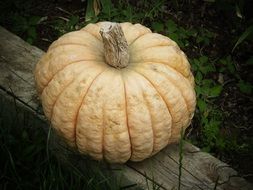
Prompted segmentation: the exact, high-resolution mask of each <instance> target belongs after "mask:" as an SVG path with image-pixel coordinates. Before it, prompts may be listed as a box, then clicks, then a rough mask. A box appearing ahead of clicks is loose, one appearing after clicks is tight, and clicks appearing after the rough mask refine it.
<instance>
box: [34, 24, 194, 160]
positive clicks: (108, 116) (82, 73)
mask: <svg viewBox="0 0 253 190" xmlns="http://www.w3.org/2000/svg"><path fill="white" fill-rule="evenodd" d="M102 24H103V23H102V22H100V23H97V24H88V25H87V26H86V27H84V28H82V29H81V30H79V31H75V32H70V33H67V34H65V35H63V36H62V37H60V38H59V39H58V40H56V41H55V42H53V43H52V44H51V46H50V47H49V49H48V51H47V53H46V54H44V56H43V57H42V58H41V60H40V61H39V62H38V64H37V65H36V68H35V72H34V74H35V81H36V87H37V91H38V94H39V97H40V99H41V101H42V106H43V110H44V113H45V115H46V117H47V118H48V119H49V120H50V122H51V124H52V126H53V128H54V129H55V130H56V131H57V132H58V134H59V135H60V136H62V137H63V139H65V141H66V142H67V143H68V144H69V145H70V146H71V147H73V148H75V149H77V150H78V151H79V152H81V153H83V154H86V155H89V156H91V157H92V158H94V159H96V160H102V159H104V160H106V161H108V162H110V163H124V162H126V161H128V160H132V161H141V160H143V159H145V158H148V157H150V156H152V155H154V154H156V153H157V152H159V151H160V150H161V149H163V148H164V147H165V146H167V145H168V144H170V143H173V142H177V141H178V140H179V139H180V132H181V129H185V128H186V127H187V126H189V124H190V122H191V119H192V117H193V114H194V111H195V105H196V97H195V91H194V78H193V75H192V73H191V71H190V65H189V62H188V61H187V58H186V56H185V54H184V53H183V52H182V51H181V50H180V48H179V47H178V46H177V44H176V43H175V42H174V41H172V40H171V39H169V38H168V37H165V36H163V35H160V34H157V33H152V32H151V31H150V29H148V28H147V27H145V26H142V25H140V24H131V23H121V24H120V26H121V28H122V30H123V33H124V36H125V38H126V41H127V44H128V51H129V63H128V66H127V67H125V68H121V69H118V68H114V67H112V66H110V65H108V64H107V63H106V61H105V56H104V51H105V50H104V45H103V40H102V37H101V35H100V33H99V31H100V28H101V25H102Z"/></svg>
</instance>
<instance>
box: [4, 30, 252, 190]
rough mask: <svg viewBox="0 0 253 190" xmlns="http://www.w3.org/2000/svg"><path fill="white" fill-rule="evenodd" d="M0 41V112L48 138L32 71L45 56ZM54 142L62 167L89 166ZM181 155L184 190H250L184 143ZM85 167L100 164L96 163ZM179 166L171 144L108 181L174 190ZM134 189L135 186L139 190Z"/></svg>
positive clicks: (10, 40)
mask: <svg viewBox="0 0 253 190" xmlns="http://www.w3.org/2000/svg"><path fill="white" fill-rule="evenodd" d="M0 41H1V43H0V73H1V74H0V108H1V109H0V110H4V112H5V113H9V114H7V115H6V117H4V118H9V119H11V113H13V112H14V111H17V108H18V112H19V115H20V118H21V120H22V118H23V119H24V118H26V117H27V115H28V116H29V118H30V119H29V120H31V121H33V123H32V124H30V125H34V126H33V127H43V128H44V129H45V130H46V131H47V132H48V131H49V124H48V123H47V121H46V119H45V117H44V115H43V111H42V109H41V106H40V103H39V101H38V98H37V95H36V91H35V86H34V79H33V69H34V66H35V64H36V63H37V61H38V59H39V58H40V57H41V56H42V55H43V54H44V52H43V51H42V50H40V49H38V48H36V47H34V46H31V45H29V44H28V43H26V42H24V41H23V40H22V39H20V38H19V37H17V36H15V35H14V34H12V33H10V32H8V31H7V30H5V29H4V28H2V27H0ZM2 112H3V111H2ZM0 113H1V112H0ZM30 125H28V126H30ZM52 139H53V140H52V142H51V145H50V146H51V150H52V151H53V152H55V153H56V155H57V156H62V158H64V159H65V160H66V161H68V160H71V161H72V162H73V160H74V162H78V164H77V165H78V166H79V167H80V168H81V167H83V166H82V165H83V164H84V163H85V162H87V159H84V157H83V156H81V155H78V154H75V153H74V152H73V151H70V150H68V149H67V148H66V147H65V146H64V145H63V144H61V141H60V140H59V139H58V138H57V137H56V136H53V138H52ZM62 147H63V148H62ZM182 155H183V160H182V169H181V177H180V183H181V188H180V189H182V190H183V189H203V190H206V189H215V188H216V189H226V190H228V189H229V190H240V189H242V190H250V189H253V186H252V184H250V183H248V182H247V181H246V180H245V179H243V178H241V177H240V176H238V174H237V172H236V171H235V170H233V169H232V168H231V167H230V166H229V165H227V164H225V163H223V162H221V161H220V160H218V159H216V158H215V157H213V156H211V155H210V154H208V153H204V152H201V151H200V149H199V148H197V147H195V146H194V145H192V144H190V143H187V142H184V146H183V154H182ZM61 160H63V159H61ZM89 162H91V163H92V164H94V165H97V164H98V162H95V161H89ZM179 165H180V163H179V146H178V145H177V144H173V145H169V146H167V147H166V148H165V149H164V150H162V151H161V152H160V153H158V154H157V155H155V156H153V157H152V158H149V159H146V160H144V161H142V162H136V163H134V162H127V163H126V164H124V165H110V166H109V168H110V169H109V170H110V171H112V172H111V173H110V174H109V175H115V176H116V178H118V177H119V176H120V177H123V178H124V180H122V183H121V185H122V186H125V187H126V186H128V185H129V187H131V189H136V188H141V189H150V188H152V187H153V185H155V186H156V187H160V189H177V188H178V183H179V175H180V174H179V173H180V172H179ZM109 170H108V169H107V171H109ZM132 184H137V185H138V187H136V186H132ZM215 186H216V187H215ZM129 189H130V188H129Z"/></svg>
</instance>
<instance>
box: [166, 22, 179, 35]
mask: <svg viewBox="0 0 253 190" xmlns="http://www.w3.org/2000/svg"><path fill="white" fill-rule="evenodd" d="M166 26H167V28H168V31H169V32H170V33H173V32H175V31H176V30H177V29H178V28H177V24H176V23H175V22H174V21H173V20H168V21H167V23H166Z"/></svg>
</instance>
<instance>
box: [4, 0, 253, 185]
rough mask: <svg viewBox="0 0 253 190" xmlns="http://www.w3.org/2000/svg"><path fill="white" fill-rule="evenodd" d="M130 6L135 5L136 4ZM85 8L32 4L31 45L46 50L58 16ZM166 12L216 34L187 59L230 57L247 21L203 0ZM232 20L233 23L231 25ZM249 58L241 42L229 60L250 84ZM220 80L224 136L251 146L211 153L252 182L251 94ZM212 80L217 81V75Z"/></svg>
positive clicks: (249, 47) (196, 129) (250, 50)
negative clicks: (35, 22)
mask: <svg viewBox="0 0 253 190" xmlns="http://www.w3.org/2000/svg"><path fill="white" fill-rule="evenodd" d="M130 2H131V1H130ZM247 3H249V5H248V6H246V7H250V6H251V7H253V5H252V3H251V2H250V1H249V2H247ZM132 4H133V5H134V4H135V1H133V2H132ZM137 6H138V5H137ZM85 7H86V3H85V2H81V1H78V0H76V1H74V0H73V1H71V0H69V1H67V0H65V1H40V2H39V3H38V2H36V1H35V2H34V4H32V5H30V10H29V14H30V15H37V16H41V17H44V18H45V19H46V21H44V22H42V23H41V24H39V25H38V27H37V35H38V36H37V40H36V41H35V42H34V44H33V45H35V46H37V47H39V48H41V49H43V50H45V51H46V50H47V48H48V46H49V45H50V44H51V43H52V42H53V41H54V40H56V39H57V36H58V33H57V32H56V31H55V29H54V28H53V27H52V22H53V21H54V20H55V19H57V18H59V17H68V16H69V13H71V14H75V15H79V18H81V19H83V18H84V16H85ZM165 9H167V13H166V15H165V16H164V18H163V19H166V18H168V17H170V18H173V20H175V22H176V23H178V24H179V25H181V26H183V27H185V28H194V27H203V28H206V29H208V30H210V31H211V32H213V33H215V36H216V37H215V39H214V40H212V44H211V45H209V46H208V47H204V48H202V49H201V50H200V49H198V48H192V49H191V48H187V49H183V50H184V51H185V52H186V54H187V55H188V57H191V58H193V57H198V56H199V55H200V54H205V55H208V56H209V57H210V58H211V59H215V58H218V57H222V56H223V55H227V54H231V49H230V48H227V47H233V44H234V43H235V41H234V39H235V38H234V36H239V35H240V34H241V33H242V32H243V31H244V29H245V28H243V27H242V28H241V29H240V28H239V29H238V28H236V29H234V28H235V26H236V22H238V23H239V22H240V26H238V27H241V26H245V25H246V23H243V22H244V21H245V20H246V19H244V20H241V19H240V18H235V19H231V18H232V17H235V15H234V14H235V12H229V11H228V12H226V11H223V10H218V9H217V6H215V4H214V3H208V2H204V1H201V2H200V1H192V3H191V4H189V3H181V4H179V5H178V7H177V8H175V5H173V4H172V3H170V2H168V3H167V4H166V6H165ZM67 12H69V13H67ZM246 12H247V14H246V17H249V18H250V17H252V11H246ZM231 20H233V23H232V21H231ZM5 27H6V28H9V29H11V28H10V27H9V25H8V23H6V24H5ZM21 37H22V36H21ZM196 46H197V45H196V44H192V47H196ZM200 51H201V52H200ZM250 55H253V44H249V43H248V44H247V43H244V44H243V45H241V46H240V47H239V48H238V49H237V51H236V52H235V53H233V54H232V59H233V60H234V61H235V63H236V69H237V72H238V74H239V75H240V76H241V78H242V79H244V80H246V81H249V82H251V83H252V81H253V72H251V71H252V65H251V66H249V65H246V64H245V62H246V60H247V59H248V58H249V56H250ZM223 77H224V79H225V81H226V84H225V85H224V90H223V91H222V95H221V96H220V98H219V99H218V100H217V102H216V103H217V105H219V106H220V108H221V110H222V111H223V112H224V113H225V114H224V115H225V118H224V123H223V127H222V130H223V133H224V134H225V135H226V136H227V137H231V138H237V141H238V142H239V143H240V144H241V145H242V146H243V143H244V142H245V140H246V141H247V142H248V143H249V144H250V145H251V146H249V147H248V151H247V152H240V151H238V152H231V151H230V152H216V151H215V150H213V152H212V153H213V154H214V155H215V156H216V157H218V158H219V159H221V160H223V161H224V162H227V163H228V164H231V165H232V167H233V168H235V169H236V170H237V171H239V173H240V174H241V175H242V176H243V177H245V178H246V179H247V180H249V181H251V182H253V162H252V159H253V155H252V154H253V146H252V145H253V140H252V136H253V114H252V113H253V104H252V103H253V98H252V95H245V94H243V93H241V92H240V91H239V90H238V87H237V85H236V81H235V79H234V77H233V76H230V75H229V74H228V75H225V76H223ZM213 78H214V80H218V79H217V76H216V75H214V77H213ZM195 123H196V122H194V121H193V125H192V127H193V128H192V129H190V131H191V134H190V137H189V138H195V139H199V138H201V136H200V134H201V128H200V126H197V125H195ZM192 134H194V135H192ZM238 138H239V139H238Z"/></svg>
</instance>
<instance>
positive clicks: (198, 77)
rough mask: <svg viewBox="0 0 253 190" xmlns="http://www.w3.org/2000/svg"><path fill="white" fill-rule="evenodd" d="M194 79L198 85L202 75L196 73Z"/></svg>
mask: <svg viewBox="0 0 253 190" xmlns="http://www.w3.org/2000/svg"><path fill="white" fill-rule="evenodd" d="M195 78H196V82H197V83H200V82H201V81H202V79H203V75H202V73H201V72H199V71H198V72H197V74H196V77H195Z"/></svg>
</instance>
